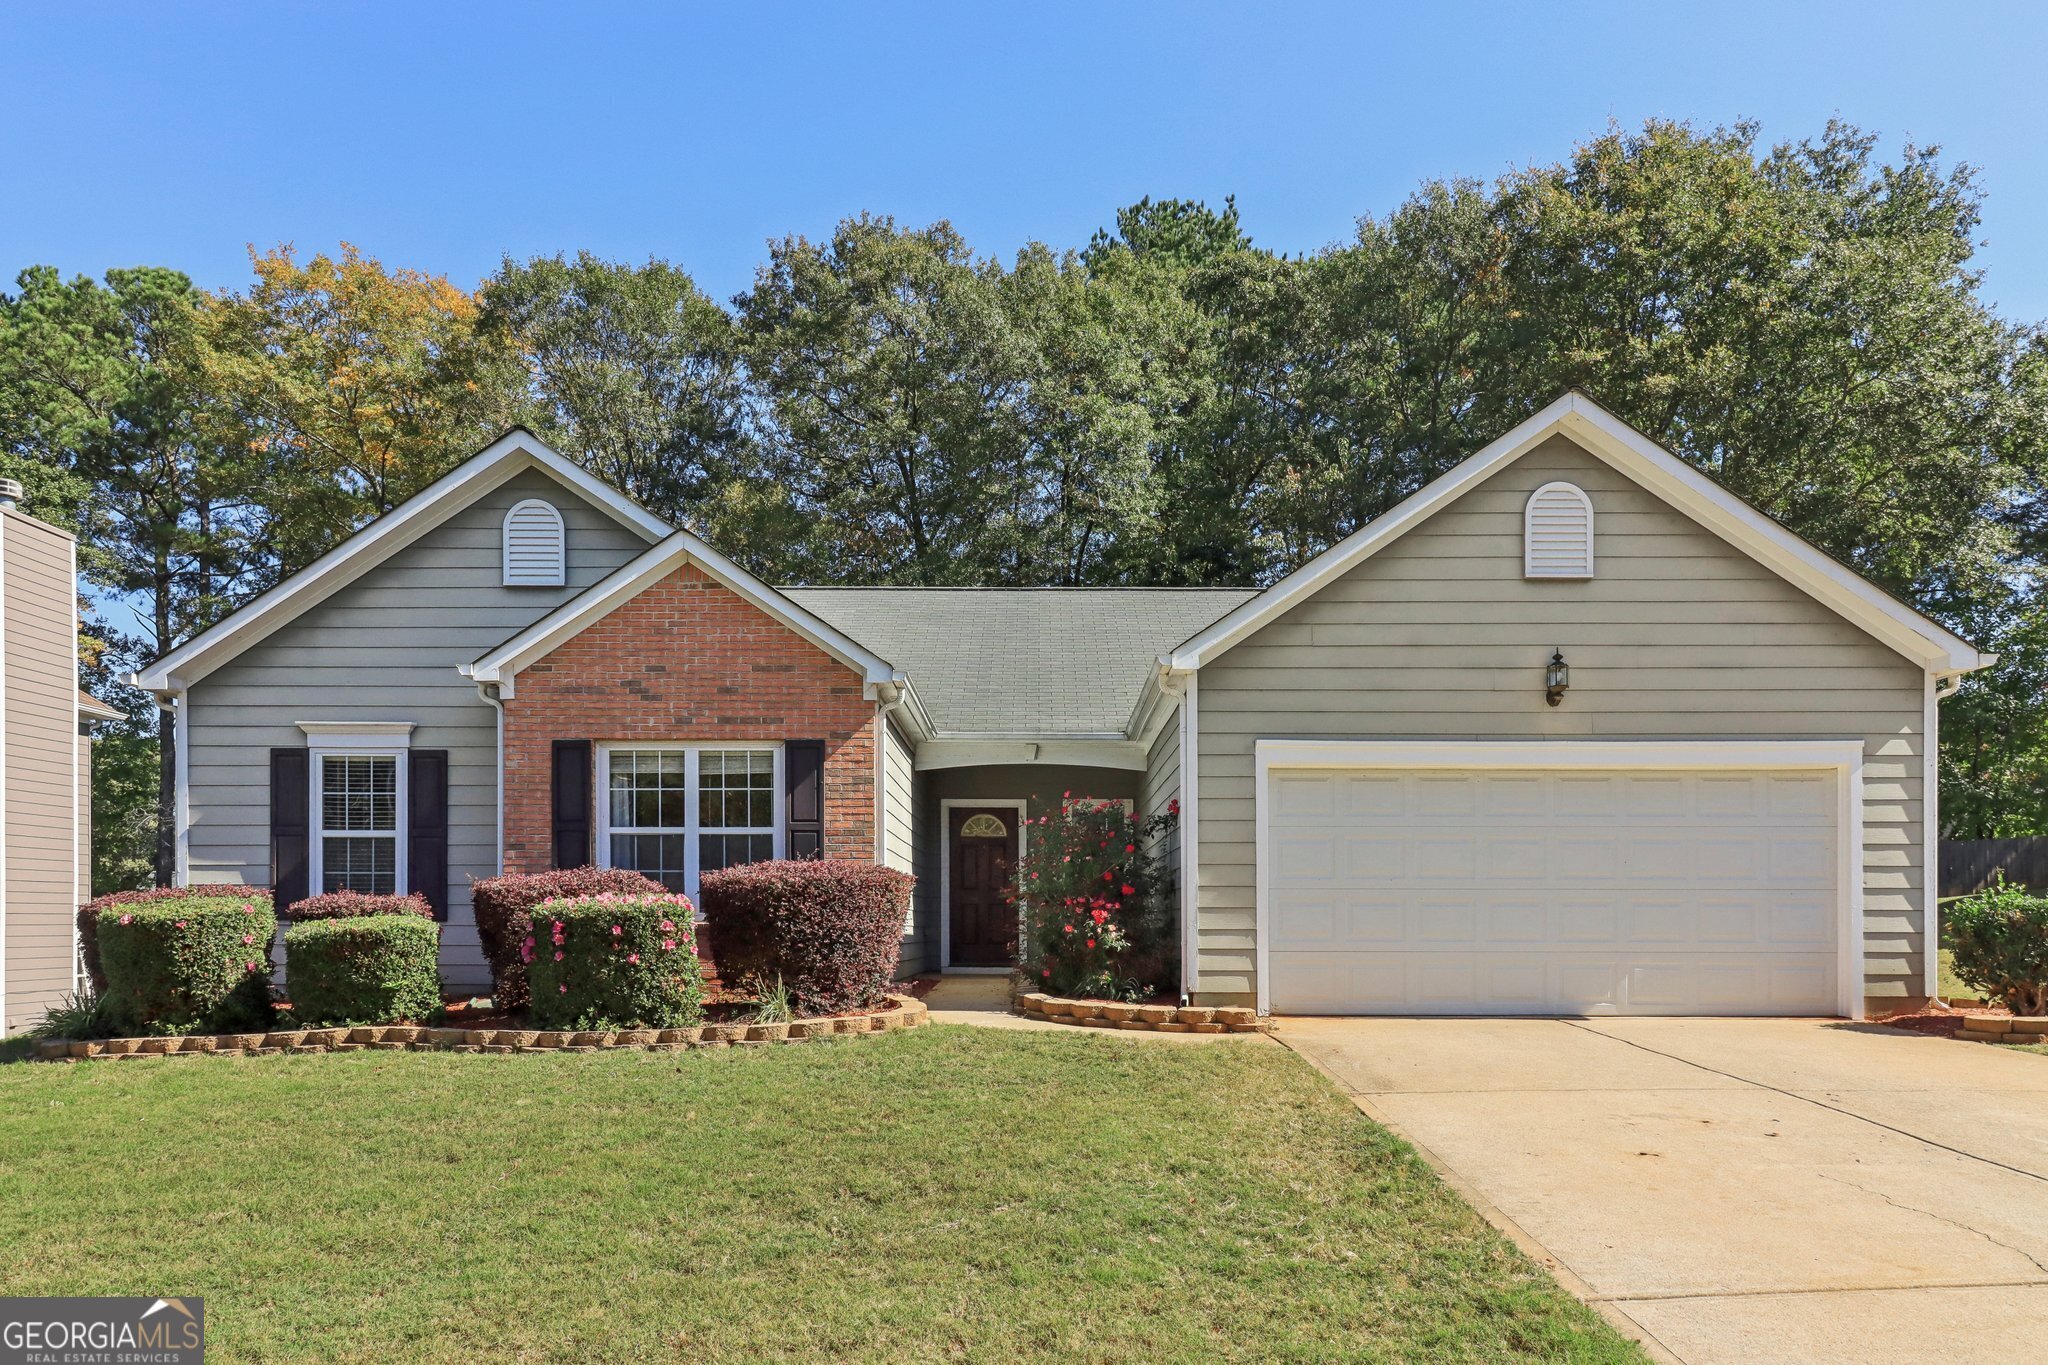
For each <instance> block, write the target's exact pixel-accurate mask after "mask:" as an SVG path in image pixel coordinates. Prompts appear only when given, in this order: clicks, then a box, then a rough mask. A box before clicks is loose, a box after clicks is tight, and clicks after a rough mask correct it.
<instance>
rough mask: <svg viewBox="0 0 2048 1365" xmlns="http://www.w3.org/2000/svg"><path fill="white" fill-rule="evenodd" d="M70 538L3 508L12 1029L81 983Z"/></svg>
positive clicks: (2, 1027) (0, 701) (7, 1018)
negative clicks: (76, 940) (76, 928)
mask: <svg viewBox="0 0 2048 1365" xmlns="http://www.w3.org/2000/svg"><path fill="white" fill-rule="evenodd" d="M73 548H74V547H73V542H72V539H71V537H70V536H69V535H67V534H65V533H64V532H62V531H59V530H57V529H56V528H55V527H53V526H46V525H44V524H43V523H42V522H39V521H37V520H35V519H34V518H32V517H27V516H24V515H22V514H21V513H19V512H14V511H0V598H4V601H0V643H4V649H0V658H4V662H0V669H4V676H0V687H4V692H0V713H4V720H0V725H4V734H0V742H4V746H5V747H4V749H0V779H4V781H0V785H4V789H5V790H4V793H0V800H4V802H5V821H6V829H5V837H4V846H0V885H4V888H5V898H6V919H5V945H4V946H5V954H6V960H5V996H4V1000H0V1006H4V1019H0V1032H7V1033H11V1032H15V1031H18V1030H20V1029H22V1028H24V1027H26V1026H28V1025H30V1024H33V1023H35V1022H36V1021H37V1020H38V1019H39V1018H41V1017H42V1014H43V1011H44V1010H46V1009H48V1008H49V1007H50V1006H52V1005H54V1004H56V1003H57V1002H58V1000H59V999H60V998H61V997H62V996H63V995H64V993H65V992H67V991H69V990H71V989H72V988H73V986H74V985H75V984H76V983H75V977H74V971H75V966H76V954H75V949H74V946H73V942H72V934H73V923H74V917H75V915H76V912H77V905H78V892H79V884H78V825H77V820H78V806H77V796H78V791H77V787H76V785H75V783H76V780H77V778H76V774H75V773H74V771H73V768H74V765H75V764H76V762H77V745H78V744H79V742H80V741H79V739H78V655H77V649H78V636H77V612H78V605H77V595H76V594H77V589H76V586H75V582H76V580H75V576H74V573H73V568H72V557H73V556H72V552H73Z"/></svg>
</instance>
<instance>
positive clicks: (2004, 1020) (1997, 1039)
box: [1955, 1014, 2048, 1047]
mask: <svg viewBox="0 0 2048 1365" xmlns="http://www.w3.org/2000/svg"><path fill="white" fill-rule="evenodd" d="M1955 1036H1956V1037H1958V1038H1961V1039H1963V1040H1964V1041H1965V1042H1971V1043H2017V1044H2019V1045H2021V1046H2023V1047H2024V1046H2031V1045H2033V1044H2036V1043H2048V1015H2038V1014H2023V1015H2011V1014H1971V1015H1965V1016H1964V1018H1963V1026H1962V1028H1961V1029H1960V1030H1958V1031H1957V1033H1956V1035H1955Z"/></svg>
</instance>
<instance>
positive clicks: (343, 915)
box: [284, 891, 434, 971]
mask: <svg viewBox="0 0 2048 1365" xmlns="http://www.w3.org/2000/svg"><path fill="white" fill-rule="evenodd" d="M367 915H418V916H419V917H420V918H422V919H432V918H433V917H434V907H433V906H431V905H429V904H428V903H427V898H426V897H425V896H422V895H421V894H420V893H419V892H417V891H415V892H413V893H412V894H411V895H410V896H366V895H364V894H363V893H362V892H360V891H329V892H328V893H327V894H325V895H323V896H308V897H306V899H304V900H302V901H293V902H292V903H291V904H290V905H288V906H286V907H285V911H284V917H285V918H286V919H288V920H292V921H293V922H295V923H299V924H303V923H305V922H306V921H308V920H316V919H362V918H363V917H365V916H367ZM287 932H289V931H287ZM286 970H287V971H289V970H290V968H289V967H287V968H286Z"/></svg>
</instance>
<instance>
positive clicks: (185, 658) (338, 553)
mask: <svg viewBox="0 0 2048 1365" xmlns="http://www.w3.org/2000/svg"><path fill="white" fill-rule="evenodd" d="M528 469H539V470H543V471H545V472H546V473H548V474H551V475H553V476H554V477H555V478H556V479H557V480H558V481H560V482H561V483H563V484H566V485H568V487H569V488H571V489H573V490H574V491H575V492H577V493H580V494H581V495H582V496H583V497H584V498H585V499H587V500H588V501H589V502H590V504H591V505H592V506H593V507H596V508H597V509H598V510H599V511H601V512H604V513H606V514H607V515H609V516H610V517H611V518H612V519H613V520H615V521H617V522H618V523H619V524H620V525H622V526H626V527H628V528H630V529H632V530H634V531H637V532H639V533H640V534H641V535H643V536H645V537H646V538H647V539H648V540H659V539H660V538H661V537H663V536H666V535H667V534H669V532H670V530H671V529H672V528H671V527H670V526H669V524H668V523H667V522H665V521H663V520H662V519H661V518H660V517H657V516H655V515H654V514H653V513H652V512H650V511H648V510H647V509H646V508H644V507H642V506H640V505H639V504H638V503H636V502H634V501H633V500H632V499H630V498H628V497H627V496H626V495H625V494H623V493H621V492H619V491H618V490H617V489H616V488H613V487H612V486H611V485H610V484H608V483H606V482H604V481H603V480H602V479H599V478H598V477H596V476H595V475H593V474H590V473H588V472H586V471H585V470H583V469H582V468H580V467H579V466H577V465H575V464H573V463H571V462H570V461H568V460H565V459H563V458H562V457H561V456H560V455H557V454H556V453H555V452H554V451H552V450H550V449H548V447H547V446H546V445H545V444H543V443H542V441H541V439H540V438H539V437H538V436H535V435H534V434H533V433H532V432H530V431H528V430H527V429H526V428H525V427H513V428H512V429H511V430H510V431H507V432H506V433H505V434H504V435H503V436H500V437H499V438H498V439H497V440H495V441H493V442H491V443H490V444H489V445H487V446H485V447H484V448H483V449H482V450H480V451H478V452H477V453H476V454H474V455H472V456H470V457H469V458H468V459H467V460H464V461H463V462H462V463H461V464H459V465H457V466H455V468H453V469H451V470H449V471H448V472H447V473H446V474H443V475H442V476H441V477H440V478H438V479H436V480H434V482H432V483H430V484H428V485H427V486H426V487H425V488H423V489H421V490H420V491H419V492H417V493H415V494H413V496H412V497H410V498H408V499H406V501H405V502H403V503H401V504H399V506H397V507H396V508H394V509H393V510H391V511H390V512H387V513H385V514H384V515H383V516H381V517H379V518H377V520H375V521H373V522H371V523H370V524H369V525H368V526H365V527H364V528H363V529H362V530H360V531H358V532H356V533H355V534H354V535H352V536H350V537H349V538H348V539H347V540H344V541H343V542H341V544H339V545H337V546H335V547H334V548H333V549H332V550H329V551H328V552H327V553H326V554H324V555H322V556H320V558H318V559H316V560H314V561H313V562H312V563H311V564H308V565H307V566H306V567H305V568H303V569H301V570H299V571H298V572H297V573H295V574H293V575H292V576H291V577H289V578H287V579H285V580H284V582H282V583H280V584H278V585H277V586H276V587H274V588H272V589H271V590H270V591H268V592H266V593H264V594H263V595H262V596H260V597H258V598H257V599H256V600H255V601H253V602H251V603H249V604H248V605H247V606H244V607H243V608H241V609H240V610H239V611H237V612H235V613H234V614H233V615H231V616H229V617H227V618H226V619H224V620H221V621H218V622H215V623H214V625H213V626H212V627H210V628H209V629H207V630H204V631H202V632H200V633H199V634H198V635H196V636H194V637H193V638H192V639H190V640H187V641H186V642H185V643H184V644H182V645H179V646H178V647H177V648H176V649H174V650H172V651H170V653H168V654H165V655H164V656H163V657H161V658H159V659H157V660H156V661H155V662H154V663H151V664H148V665H146V666H144V667H143V668H141V669H140V670H138V671H137V672H136V673H135V674H134V676H133V677H132V678H131V679H130V681H131V682H133V683H134V684H135V686H137V687H141V688H145V689H147V690H149V691H151V692H166V691H175V690H177V689H179V688H182V687H185V686H186V685H188V684H190V683H193V682H196V681H197V680H198V679H200V678H202V677H204V676H206V674H208V673H210V672H212V671H213V670H214V669H216V668H218V667H220V666H221V665H222V664H224V663H226V662H227V661H228V660H230V659H232V658H234V657H235V656H236V655H237V654H240V653H241V652H242V651H243V650H245V649H247V648H249V647H250V646H251V645H253V644H255V643H257V642H258V641H260V640H262V639H263V638H264V637H265V636H267V635H269V634H270V633H271V632H272V631H275V630H277V629H278V628H279V627H281V626H284V625H286V624H288V623H289V622H290V621H292V620H293V619H294V618H295V617H297V616H298V615H299V614H300V613H302V612H304V611H305V610H307V609H308V608H309V607H312V606H315V605H317V604H318V603H320V602H323V601H325V600H326V599H327V598H329V597H331V596H332V595H333V594H334V593H335V592H336V591H338V590H339V589H341V588H343V587H345V586H347V585H348V584H349V583H352V582H354V581H355V580H356V579H358V578H360V577H362V576H363V575H364V574H366V573H368V572H369V571H370V570H371V569H374V568H376V567H377V566H378V565H379V564H382V563H383V562H384V561H386V560H388V559H389V558H391V556H392V555H394V554H396V553H398V551H400V550H402V549H404V548H405V547H406V546H408V545H410V544H412V543H413V542H414V541H416V540H418V539H419V538H420V537H421V536H423V535H425V534H426V533H427V532H429V531H431V530H433V529H434V528H435V527H436V526H439V525H440V524H441V523H442V522H444V521H446V520H447V519H448V518H449V517H451V516H453V515H455V514H456V513H457V512H459V511H461V510H462V509H463V508H464V507H467V506H468V505H469V504H470V503H472V502H474V501H475V500H476V499H477V498H478V497H480V496H481V495H483V494H484V493H487V492H489V491H490V490H491V489H493V488H496V487H498V486H499V485H501V484H503V483H504V482H505V481H506V480H508V479H510V478H512V477H513V476H514V475H516V474H519V473H521V472H523V471H525V470H528Z"/></svg>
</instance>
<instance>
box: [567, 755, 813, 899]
mask: <svg viewBox="0 0 2048 1365" xmlns="http://www.w3.org/2000/svg"><path fill="white" fill-rule="evenodd" d="M591 749H592V752H593V755H594V757H593V759H592V763H593V766H594V768H595V771H594V772H593V773H592V774H591V791H592V793H593V796H592V801H593V803H594V804H595V805H596V807H597V821H596V834H595V837H596V843H597V847H596V848H595V849H593V850H591V854H592V862H593V863H594V864H595V865H596V866H598V867H610V866H611V865H612V833H613V830H612V803H611V785H612V784H611V756H612V755H613V754H614V753H648V752H664V753H680V754H682V755H683V824H682V827H681V828H680V829H677V828H675V827H673V826H667V827H662V828H661V830H660V832H662V833H666V834H671V835H675V834H679V835H681V836H682V838H683V841H684V842H683V886H684V894H685V895H687V896H688V897H689V898H690V900H691V902H692V904H694V903H695V902H696V900H697V886H698V878H699V877H700V876H701V875H702V873H703V868H702V867H701V866H700V855H699V850H698V847H697V841H698V836H699V835H701V834H703V832H704V826H703V825H702V824H701V823H700V822H699V821H698V818H697V792H698V780H699V776H700V772H699V766H698V764H699V760H700V759H701V758H702V756H703V754H704V753H705V751H707V750H710V751H714V752H717V753H772V754H773V755H774V756H775V771H774V775H773V776H772V777H771V778H770V779H769V792H770V795H771V796H772V798H773V800H772V802H771V803H770V806H769V811H770V815H769V819H770V823H771V826H772V828H771V829H770V831H769V833H770V836H771V843H770V850H771V851H770V854H769V856H770V857H774V858H783V857H787V856H788V846H787V840H788V828H787V826H788V821H789V813H788V811H787V810H786V809H785V808H784V803H785V799H786V798H785V795H784V783H785V778H784V776H783V760H782V753H783V749H782V741H781V740H779V739H722V740H697V739H689V740H682V739H661V740H655V739H646V740H632V739H618V740H603V741H600V742H599V743H596V744H593V745H592V746H591ZM721 828H726V829H730V828H731V827H730V826H723V827H721ZM619 832H620V833H626V834H635V833H639V834H644V833H647V832H649V831H647V830H646V829H644V828H642V827H640V826H636V825H628V826H626V827H624V829H622V830H620V831H619ZM750 832H758V831H753V830H751V827H750ZM703 917H704V915H703V911H702V910H701V909H700V910H699V911H698V913H697V918H698V919H699V920H700V921H701V920H702V919H703Z"/></svg>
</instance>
